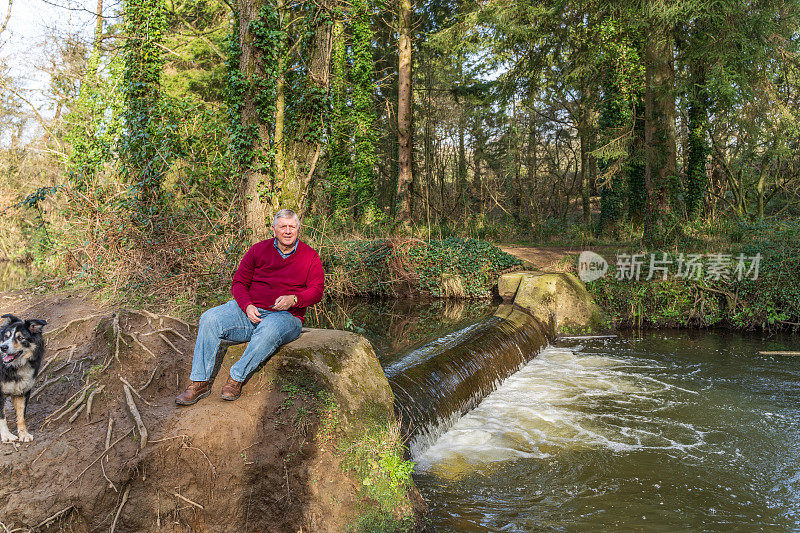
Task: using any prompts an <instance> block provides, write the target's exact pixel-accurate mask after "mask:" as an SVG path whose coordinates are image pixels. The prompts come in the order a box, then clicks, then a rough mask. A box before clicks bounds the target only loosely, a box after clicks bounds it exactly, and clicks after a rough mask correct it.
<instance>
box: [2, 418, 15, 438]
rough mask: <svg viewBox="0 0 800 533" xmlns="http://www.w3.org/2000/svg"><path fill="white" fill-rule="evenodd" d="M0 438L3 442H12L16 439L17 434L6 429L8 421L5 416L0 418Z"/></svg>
mask: <svg viewBox="0 0 800 533" xmlns="http://www.w3.org/2000/svg"><path fill="white" fill-rule="evenodd" d="M0 440H2V441H3V442H14V441H16V440H17V436H16V435H14V434H13V433H11V431H10V430H9V429H8V423H7V422H6V419H5V418H4V419H3V420H0Z"/></svg>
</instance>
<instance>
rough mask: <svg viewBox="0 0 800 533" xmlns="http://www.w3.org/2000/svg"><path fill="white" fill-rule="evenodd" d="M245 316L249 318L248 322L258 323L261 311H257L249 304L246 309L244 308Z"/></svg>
mask: <svg viewBox="0 0 800 533" xmlns="http://www.w3.org/2000/svg"><path fill="white" fill-rule="evenodd" d="M244 312H245V314H246V315H247V318H249V319H250V322H252V323H253V324H258V323H259V322H261V313H260V312H259V311H258V309H257V308H256V306H255V305H253V304H250V305H248V306H247V309H245V310H244Z"/></svg>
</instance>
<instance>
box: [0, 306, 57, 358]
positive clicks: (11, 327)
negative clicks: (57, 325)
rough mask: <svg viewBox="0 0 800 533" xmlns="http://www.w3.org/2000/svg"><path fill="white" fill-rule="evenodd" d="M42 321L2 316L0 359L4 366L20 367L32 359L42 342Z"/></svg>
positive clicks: (43, 323)
mask: <svg viewBox="0 0 800 533" xmlns="http://www.w3.org/2000/svg"><path fill="white" fill-rule="evenodd" d="M45 324H47V322H45V321H44V320H40V319H38V318H32V319H30V320H25V321H23V320H21V319H19V318H17V317H15V316H14V315H3V316H2V321H0V357H2V364H3V365H4V366H20V365H22V364H24V363H25V361H26V360H28V359H30V358H31V357H33V355H34V352H35V351H36V348H37V347H38V346H39V345H40V344H41V342H42V328H43V327H44V325H45Z"/></svg>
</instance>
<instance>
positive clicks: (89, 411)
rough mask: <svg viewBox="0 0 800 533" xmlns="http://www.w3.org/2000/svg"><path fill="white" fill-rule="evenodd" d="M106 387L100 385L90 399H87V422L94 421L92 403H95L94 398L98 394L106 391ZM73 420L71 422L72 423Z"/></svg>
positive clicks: (90, 394)
mask: <svg viewBox="0 0 800 533" xmlns="http://www.w3.org/2000/svg"><path fill="white" fill-rule="evenodd" d="M105 388H106V386H105V385H100V386H99V387H97V388H96V389H94V390H93V391H92V392H91V393H89V397H88V398H86V420H91V419H92V402H93V401H94V397H95V395H96V394H97V393H98V392H102V391H103V389H105ZM71 421H72V420H70V422H71Z"/></svg>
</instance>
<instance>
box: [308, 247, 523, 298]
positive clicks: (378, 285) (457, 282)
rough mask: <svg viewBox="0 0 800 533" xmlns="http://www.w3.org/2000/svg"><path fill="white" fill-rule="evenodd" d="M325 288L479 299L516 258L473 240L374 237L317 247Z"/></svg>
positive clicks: (363, 293)
mask: <svg viewBox="0 0 800 533" xmlns="http://www.w3.org/2000/svg"><path fill="white" fill-rule="evenodd" d="M320 253H321V256H322V259H323V265H324V267H325V272H326V275H327V285H328V292H329V293H330V294H332V295H342V296H399V295H403V294H422V295H426V296H433V297H444V296H454V297H466V298H483V297H488V296H489V295H490V294H491V289H492V287H493V285H494V284H495V282H496V281H497V277H498V276H499V275H500V273H501V272H503V271H505V270H507V269H509V268H513V267H518V266H520V265H522V261H520V260H519V259H517V258H515V257H513V256H511V255H509V254H506V253H505V252H502V251H501V250H499V249H498V248H496V247H495V246H493V245H491V244H489V243H488V242H485V241H480V240H477V239H458V238H447V239H442V240H429V241H422V240H413V239H375V240H357V241H345V242H342V243H338V244H336V245H335V246H334V245H328V246H322V247H320Z"/></svg>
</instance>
